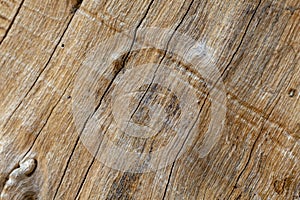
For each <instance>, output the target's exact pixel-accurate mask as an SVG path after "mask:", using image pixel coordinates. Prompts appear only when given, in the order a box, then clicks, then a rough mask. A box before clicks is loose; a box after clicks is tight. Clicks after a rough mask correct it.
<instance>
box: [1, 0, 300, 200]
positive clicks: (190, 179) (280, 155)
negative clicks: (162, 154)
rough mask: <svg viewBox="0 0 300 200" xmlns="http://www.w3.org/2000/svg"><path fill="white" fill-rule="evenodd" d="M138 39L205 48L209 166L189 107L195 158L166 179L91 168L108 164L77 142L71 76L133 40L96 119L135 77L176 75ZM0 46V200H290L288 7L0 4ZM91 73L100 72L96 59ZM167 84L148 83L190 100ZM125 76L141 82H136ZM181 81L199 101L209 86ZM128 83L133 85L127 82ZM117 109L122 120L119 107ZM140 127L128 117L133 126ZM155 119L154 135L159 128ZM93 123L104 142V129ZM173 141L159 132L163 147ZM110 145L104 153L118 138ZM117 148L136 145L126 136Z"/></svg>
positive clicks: (298, 128) (190, 0) (109, 74)
mask: <svg viewBox="0 0 300 200" xmlns="http://www.w3.org/2000/svg"><path fill="white" fill-rule="evenodd" d="M145 27H159V28H164V29H168V30H172V31H173V32H174V33H175V32H178V33H184V34H185V35H188V36H189V37H190V38H193V39H194V40H195V41H201V42H202V43H204V44H205V45H206V46H207V47H209V49H210V52H211V56H212V57H213V58H214V61H213V63H214V66H215V67H216V68H217V69H218V71H219V72H220V79H218V80H215V79H213V80H212V81H216V82H214V83H212V84H217V82H220V81H221V82H222V83H224V86H225V89H226V90H225V91H226V104H225V105H224V106H226V108H227V109H226V118H225V124H224V127H223V129H222V131H221V133H220V134H221V135H220V138H216V141H214V142H215V144H214V145H213V147H212V149H210V150H209V152H208V154H207V155H203V156H201V147H203V144H202V142H203V141H202V140H203V137H204V136H203V133H204V132H206V131H207V129H208V126H209V121H210V118H211V117H210V112H209V111H210V110H211V105H212V102H211V101H210V98H204V97H203V98H200V97H199V102H197V103H198V104H199V107H197V106H196V108H195V110H196V111H197V110H198V111H201V112H200V114H199V119H200V124H199V125H198V126H197V127H196V128H195V127H194V128H193V132H195V131H197V132H198V133H199V134H198V135H197V138H196V140H194V143H193V146H192V147H190V148H189V149H187V150H186V151H185V152H184V153H183V154H182V155H181V156H180V157H178V158H177V157H176V159H175V161H174V162H172V163H171V164H169V165H167V166H166V167H163V168H161V169H158V170H157V171H149V172H144V173H134V172H126V171H122V170H117V169H114V168H112V167H109V166H107V165H106V164H105V163H103V162H101V158H103V157H107V158H108V159H109V158H111V157H114V155H110V154H109V152H105V151H102V149H101V148H100V151H99V152H98V156H99V157H101V158H100V159H98V157H97V156H96V157H95V156H93V154H91V152H90V151H89V150H88V149H87V147H86V146H87V145H86V144H85V143H84V142H83V141H82V140H81V139H80V137H79V135H80V133H79V132H80V130H79V128H78V126H76V123H75V122H76V113H75V116H74V108H72V105H74V102H75V106H76V101H78V98H75V97H78V96H80V87H79V90H78V86H80V83H78V74H79V73H80V72H81V70H82V68H83V66H85V65H84V61H86V60H87V58H90V56H91V55H92V53H93V52H92V50H93V49H97V48H99V44H100V43H101V42H104V41H107V40H108V39H109V38H111V37H113V36H114V35H116V34H118V33H120V32H122V31H126V30H133V34H132V35H131V36H130V37H129V38H131V40H129V44H130V45H131V46H130V45H129V46H130V47H131V49H129V50H128V53H127V54H125V55H124V56H123V57H121V58H118V59H120V60H121V61H120V63H119V64H118V63H117V64H115V68H114V67H112V66H107V69H106V71H104V72H103V74H102V75H104V77H106V78H104V79H101V80H98V81H100V82H99V83H98V84H95V85H94V86H91V87H94V88H92V89H94V90H95V91H94V93H91V95H92V96H93V97H95V98H96V102H97V104H99V107H97V108H99V109H98V112H100V111H101V110H103V109H104V110H105V109H106V108H103V106H104V107H105V106H106V104H107V105H108V104H109V103H107V102H110V101H111V100H112V99H114V97H115V96H116V94H115V93H114V92H113V91H114V88H116V85H117V84H118V83H119V84H120V83H123V82H124V80H123V79H122V77H125V78H126V76H125V75H126V73H127V72H128V71H129V72H130V70H131V69H132V68H133V66H139V65H142V64H145V63H150V62H151V63H161V65H162V66H163V67H164V66H174V68H176V66H184V64H182V63H179V62H178V60H177V61H175V62H174V61H173V60H172V59H173V58H174V57H176V55H172V54H168V53H166V52H164V51H158V50H155V49H153V48H152V49H148V50H147V49H146V50H137V51H133V49H134V48H135V45H137V43H138V42H137V38H136V37H135V36H137V35H139V33H140V32H142V31H143V30H144V29H143V28H145ZM139 31H140V32H139ZM130 33H132V32H130ZM166 37H169V36H168V35H167V36H166ZM175 39H176V38H174V37H172V36H170V37H169V38H168V39H167V41H168V42H169V46H171V45H172V41H174V40H175ZM175 43H176V42H175ZM0 45H1V46H0V58H1V59H0V83H1V84H0V91H1V92H0V192H1V197H0V198H1V199H24V198H25V199H26V198H27V199H32V198H33V199H34V198H37V199H300V163H299V158H300V148H299V144H300V141H299V139H300V112H299V111H300V103H299V99H300V98H299V97H300V95H299V94H300V93H299V91H300V79H299V76H300V53H299V52H300V2H299V1H298V0H278V1H270V0H246V1H240V0H230V1H229V0H227V1H226V0H225V1H224V0H211V1H196V0H186V1H180V0H172V1H155V0H144V1H129V0H118V1H117V0H111V1H100V0H94V1H86V0H83V1H82V2H81V1H77V2H76V1H50V0H49V1H48V0H46V1H36V0H0ZM117 45H125V44H123V43H120V44H118V43H117ZM127 45H128V44H127ZM169 46H168V44H166V46H165V48H166V49H167V48H169ZM98 50H99V49H98ZM100 52H101V51H100ZM105 53H106V54H107V56H110V55H109V52H102V55H106V54H105ZM209 55H210V54H209ZM204 56H208V55H206V54H205V55H204ZM89 61H90V62H93V61H95V62H96V64H99V65H100V64H101V60H100V61H99V59H98V60H97V58H95V60H93V59H91V58H90V59H89ZM141 69H142V71H140V74H141V75H142V74H143V73H144V74H146V75H145V77H147V76H148V74H151V73H150V71H151V69H152V68H141ZM143 69H145V71H143ZM146 69H148V71H147V70H146ZM163 69H165V68H163ZM187 70H192V68H189V67H187ZM129 72H128V73H129ZM168 72H169V71H168V70H166V71H164V70H163V71H159V70H157V74H156V75H157V76H159V77H160V78H161V81H170V82H173V83H174V86H172V87H173V89H174V90H176V91H177V90H178V91H186V90H188V91H187V92H186V93H182V96H180V98H182V97H184V96H189V95H192V93H190V92H189V89H186V90H185V88H184V87H183V86H182V87H181V85H180V84H182V83H181V82H180V81H177V80H175V79H174V80H173V79H171V78H168V76H165V75H162V74H166V73H168ZM192 73H193V75H195V74H196V73H197V70H196V72H195V70H194V72H192ZM124 74H125V75H124ZM133 74H134V73H133ZM200 74H201V73H200ZM132 76H133V78H132V79H133V80H137V81H143V76H141V77H142V78H141V80H139V79H138V78H137V77H134V75H132ZM178 76H179V75H178ZM191 77H192V81H190V82H189V83H190V84H191V85H193V87H198V90H199V91H201V92H202V94H207V95H206V97H208V96H209V92H210V90H208V89H207V87H206V86H207V85H206V84H202V82H201V84H200V81H198V82H197V81H195V80H194V79H193V76H191ZM98 78H99V77H98ZM164 78H165V79H166V80H164ZM76 80H77V81H76ZM126 80H128V81H132V80H131V79H130V76H129V77H127V79H126ZM126 80H125V82H124V84H126ZM153 80H155V79H153ZM193 80H194V82H193ZM122 81H123V82H122ZM154 82H155V81H154ZM158 82H159V80H158ZM85 84H86V83H82V85H83V86H85ZM176 84H178V85H176ZM148 86H149V85H148ZM177 86H178V87H177ZM156 89H157V87H156ZM218 89H220V88H218ZM152 90H154V89H153V85H152V86H151V84H150V86H149V87H148V90H147V89H145V88H144V89H143V90H142V92H144V98H145V97H146V98H148V99H149V98H150V99H151V98H152V100H153V98H154V97H151V94H152V93H151V92H153V91H152ZM116 91H120V90H116ZM159 91H160V93H166V91H167V90H165V89H164V88H162V89H160V90H159ZM148 94H150V96H147V95H148ZM204 96H205V95H204ZM136 97H137V98H138V99H137V100H136V101H137V102H138V101H141V102H140V103H144V104H145V103H147V102H146V101H144V100H143V97H141V96H136ZM171 97H172V96H171ZM171 97H170V95H169V96H168V95H167V97H166V99H167V100H160V99H158V100H157V99H156V100H155V101H160V103H161V102H164V101H168V98H171ZM157 98H158V97H157ZM180 98H179V100H180ZM162 99H163V98H162ZM184 102H187V101H184ZM181 103H182V102H181ZM161 104H163V105H166V103H165V104H164V103H161ZM173 105H176V102H174V104H173ZM93 108H94V107H93ZM82 109H83V111H84V108H82ZM118 109H120V110H122V109H123V110H124V108H123V107H122V104H121V103H119V106H117V110H118ZM125 110H126V109H125ZM136 111H138V112H141V113H142V112H143V111H145V110H142V111H139V110H138V109H137V110H136ZM101 112H102V111H101ZM112 112H113V111H112ZM124 112H125V111H124ZM124 112H120V113H121V117H122V116H123V117H124V116H125V115H122V113H124ZM186 112H187V111H186V110H184V109H182V110H181V114H182V113H183V114H186ZM95 113H97V111H96V112H95ZM77 114H78V113H77ZM109 114H110V113H105V112H104V114H101V113H100V114H99V116H104V115H109ZM178 115H179V114H178ZM145 116H146V115H145V114H143V113H142V114H141V115H140V116H138V115H137V116H132V117H133V118H135V117H136V122H137V123H138V122H140V123H142V122H145V120H146V119H147V118H145ZM155 116H156V117H153V118H155V120H157V121H155V123H154V125H153V124H152V126H153V127H156V125H157V126H158V125H159V124H160V122H159V120H158V119H160V118H159V114H158V115H155ZM174 116H175V117H176V114H175V115H174ZM143 117H144V118H143ZM153 118H152V120H153ZM107 119H110V116H107ZM125 120H126V119H125ZM127 120H128V119H127ZM108 121H109V120H108ZM101 123H102V124H103V126H104V129H105V130H108V126H110V122H106V121H105V120H104V121H101ZM87 124H88V123H87ZM186 124H187V125H190V124H189V123H186ZM79 127H80V125H79ZM88 128H89V127H88ZM172 134H173V133H172V132H171V131H170V129H166V131H165V132H163V136H165V137H166V138H167V137H168V135H172ZM108 137H109V138H110V139H111V140H112V141H114V140H116V138H114V137H117V136H115V135H114V134H112V133H110V134H108ZM100 139H101V138H100ZM155 139H157V140H158V141H155ZM121 140H128V141H126V142H128V143H129V144H130V145H132V146H134V144H135V143H134V142H135V141H131V140H130V139H128V138H127V137H125V136H121ZM155 142H156V143H155ZM164 142H168V140H167V141H163V140H162V139H161V137H157V138H155V137H154V139H152V140H151V141H150V142H145V145H144V147H143V148H144V151H145V152H147V151H148V152H149V151H151V148H155V147H158V146H159V145H162V143H164ZM119 145H122V144H119ZM130 145H129V147H130ZM127 147H128V146H127ZM124 148H125V147H124ZM199 152H200V153H199ZM101 153H102V154H101ZM104 154H105V155H104ZM141 172H143V168H141Z"/></svg>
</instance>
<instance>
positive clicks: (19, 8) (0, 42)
mask: <svg viewBox="0 0 300 200" xmlns="http://www.w3.org/2000/svg"><path fill="white" fill-rule="evenodd" d="M24 1H25V0H22V1H21V3H20V6H19V7H18V9H17V12H16V14H15V15H14V17H13V18H12V21H11V23H10V24H9V26H8V28H7V30H6V31H5V34H4V36H3V38H2V40H1V41H0V46H1V44H2V42H3V41H4V39H5V38H6V37H7V35H8V32H9V31H10V29H11V27H12V25H13V24H14V22H15V20H16V18H17V15H18V14H19V12H20V10H21V7H22V6H23V4H24Z"/></svg>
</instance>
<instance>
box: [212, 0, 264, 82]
mask: <svg viewBox="0 0 300 200" xmlns="http://www.w3.org/2000/svg"><path fill="white" fill-rule="evenodd" d="M260 4H261V0H259V2H258V4H257V6H256V8H255V9H254V12H253V14H252V16H251V18H250V20H249V22H248V24H247V26H246V29H245V32H244V34H243V36H242V39H241V41H240V43H239V44H238V46H237V48H236V50H235V51H234V53H233V55H232V57H231V58H230V60H229V63H228V64H227V65H226V67H225V69H224V71H223V72H222V73H221V76H220V78H219V79H221V78H222V77H223V76H224V74H225V72H226V71H227V70H228V68H229V66H230V65H231V63H232V61H233V59H234V58H235V56H236V54H237V52H238V51H239V50H240V48H241V46H242V43H243V42H244V39H245V36H246V35H247V33H248V30H249V27H250V25H251V22H252V21H253V19H254V16H255V14H256V13H257V10H258V8H259V6H260ZM225 78H226V76H225V77H223V79H225ZM218 81H219V80H218ZM218 81H217V82H218Z"/></svg>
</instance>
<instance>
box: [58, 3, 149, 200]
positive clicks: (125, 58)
mask: <svg viewBox="0 0 300 200" xmlns="http://www.w3.org/2000/svg"><path fill="white" fill-rule="evenodd" d="M153 3H154V0H151V2H150V3H149V6H148V7H147V9H146V11H145V14H144V16H143V17H142V19H141V20H140V21H139V23H138V25H137V26H136V28H135V30H134V36H133V41H132V43H131V46H130V49H129V51H128V53H127V54H126V55H125V56H124V58H123V62H122V67H120V69H118V71H117V72H116V73H115V74H114V77H113V78H112V80H111V81H110V83H109V84H108V86H107V88H106V90H105V91H104V93H103V95H102V97H101V98H100V101H99V103H98V105H97V106H96V107H95V110H94V112H93V113H92V114H91V115H90V116H89V117H88V119H87V120H86V121H85V123H84V125H83V128H82V130H81V131H80V134H79V135H78V138H77V140H76V143H75V145H74V147H73V151H72V153H71V155H70V157H69V159H68V161H67V164H66V167H65V169H64V173H63V175H62V177H61V179H60V183H59V186H58V188H57V190H56V193H55V196H54V198H53V199H55V197H56V195H57V193H58V190H59V188H60V186H61V183H62V180H63V179H64V176H65V174H66V171H67V169H68V166H69V164H70V161H71V158H72V156H73V153H74V152H75V149H76V146H77V145H78V142H79V140H80V136H81V134H82V132H83V130H84V129H85V127H86V124H87V122H88V120H89V119H90V118H91V117H93V115H94V114H95V113H96V111H97V110H98V109H99V107H100V105H101V103H102V101H103V99H104V97H105V95H106V94H107V93H108V91H109V89H110V87H111V86H112V84H113V82H114V80H115V79H116V77H117V76H118V74H119V73H120V72H121V71H122V69H124V67H125V64H126V61H127V59H128V57H129V54H130V51H131V49H132V47H133V45H134V42H135V39H136V34H137V30H138V29H139V27H140V26H141V24H142V22H143V21H144V19H145V18H146V16H147V14H148V12H149V10H150V8H151V6H152V4H153ZM100 145H101V144H100ZM100 145H99V146H98V148H97V151H96V154H97V153H98V151H99V148H100ZM94 162H95V157H93V159H92V162H91V164H90V165H89V167H88V170H87V171H86V173H85V175H84V178H83V180H82V182H81V184H80V186H79V188H78V191H77V193H76V196H75V199H76V198H77V197H78V195H79V194H80V191H81V189H82V187H83V184H84V183H85V181H86V178H87V175H88V173H89V170H90V168H91V166H92V165H93V163H94Z"/></svg>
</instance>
